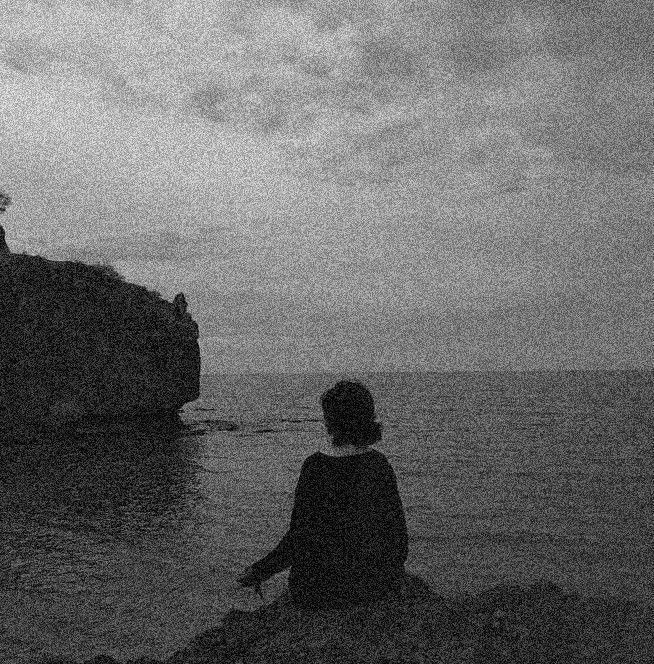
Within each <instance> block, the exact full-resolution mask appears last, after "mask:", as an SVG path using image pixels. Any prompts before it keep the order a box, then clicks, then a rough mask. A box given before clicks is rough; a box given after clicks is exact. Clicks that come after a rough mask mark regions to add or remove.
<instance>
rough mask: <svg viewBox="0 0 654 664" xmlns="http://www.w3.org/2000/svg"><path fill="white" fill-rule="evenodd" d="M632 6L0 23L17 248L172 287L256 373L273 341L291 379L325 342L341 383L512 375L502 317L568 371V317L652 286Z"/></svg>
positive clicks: (645, 143)
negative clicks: (421, 366)
mask: <svg viewBox="0 0 654 664" xmlns="http://www.w3.org/2000/svg"><path fill="white" fill-rule="evenodd" d="M645 9H646V6H645V4H644V3H637V2H628V3H624V4H616V5H609V4H607V3H595V4H593V3H590V4H589V3H585V4H584V3H577V2H559V1H558V0H556V1H555V0H533V1H532V0H530V2H527V3H517V2H514V1H512V0H501V1H499V2H495V3H491V4H490V5H489V3H486V2H480V1H477V0H469V1H462V0H451V1H443V2H432V1H427V0H417V1H416V2H410V3H399V2H393V1H391V0H389V1H384V2H382V1H381V0H379V1H374V2H373V1H372V0H370V1H364V2H360V3H351V2H346V1H345V0H334V1H330V0H328V1H322V2H318V1H317V0H315V1H314V0H311V1H299V0H297V1H291V0H289V1H272V0H246V1H241V2H234V1H232V0H156V1H155V0H140V1H139V2H129V1H128V0H124V1H122V0H121V1H113V2H109V1H108V0H92V1H91V0H89V1H87V2H81V0H57V1H54V0H53V1H52V2H49V3H30V2H21V1H18V2H15V3H12V7H11V10H10V12H9V13H8V16H9V20H8V21H6V22H4V23H3V25H2V26H0V38H1V39H2V44H3V46H2V47H0V77H1V79H2V84H3V88H4V90H5V93H4V94H3V96H2V98H1V99H0V113H2V115H3V117H5V118H7V119H8V121H7V122H6V123H5V124H4V125H3V127H2V128H1V129H0V131H1V132H2V136H1V140H2V145H3V163H2V164H0V177H2V184H3V189H5V188H6V190H7V191H8V193H10V194H11V195H12V198H13V200H14V205H13V206H12V208H11V209H10V211H9V213H8V214H7V216H6V223H7V235H8V241H9V243H10V246H12V247H15V248H16V250H19V251H20V250H21V249H24V248H36V249H37V250H38V251H39V252H40V253H44V254H45V255H46V256H50V257H62V258H66V259H70V258H77V259H82V260H89V261H102V260H106V261H109V262H115V263H118V264H119V265H118V267H119V269H120V270H121V271H122V272H124V273H125V274H126V276H128V278H133V279H135V280H139V279H140V280H156V281H157V283H155V284H152V285H153V286H154V287H156V288H157V289H159V290H161V291H162V292H165V291H166V289H164V288H162V283H164V284H165V282H166V279H173V276H172V275H174V279H175V280H176V281H175V283H174V284H173V283H171V284H170V288H171V289H173V290H181V289H182V288H183V289H184V290H185V292H187V297H188V298H189V302H191V303H195V305H193V304H192V305H191V306H192V307H193V308H194V311H197V315H198V317H199V318H200V319H201V321H202V325H201V327H203V328H204V329H205V334H207V335H209V334H210V335H211V336H215V337H216V338H217V339H218V338H228V337H229V338H230V339H231V341H230V343H232V344H234V345H235V347H236V346H238V347H239V348H241V349H244V348H245V346H244V345H243V344H241V345H239V344H238V343H237V341H236V338H237V337H238V335H245V336H243V338H246V336H247V335H248V334H256V335H258V336H257V339H259V342H258V343H260V344H262V346H261V347H262V348H265V349H267V350H265V352H264V351H263V350H262V351H261V353H262V355H261V357H263V356H264V355H265V354H266V353H269V355H266V357H268V358H269V359H270V357H273V356H274V353H275V352H276V351H275V349H276V348H277V346H275V343H274V341H272V340H270V339H268V341H266V339H267V338H268V337H266V335H267V334H272V335H274V336H275V337H279V338H280V339H281V338H282V337H284V338H285V339H286V338H287V337H292V339H296V340H298V341H297V344H300V346H301V345H302V344H305V345H306V348H307V349H309V350H307V351H306V358H307V361H309V359H308V358H309V357H314V355H312V353H314V354H315V353H319V350H316V349H318V348H319V346H320V343H319V341H318V340H319V339H322V343H323V345H324V348H325V353H326V354H331V356H333V357H336V356H338V357H340V358H341V360H342V361H344V362H345V361H354V360H355V359H356V358H357V357H358V356H361V357H363V356H364V355H365V353H366V352H367V351H365V350H362V349H365V348H366V347H367V348H369V349H370V353H372V355H370V357H371V358H377V359H379V358H382V357H386V358H387V359H388V355H389V353H391V351H389V350H388V348H392V347H393V346H398V350H397V354H398V357H404V358H405V360H406V361H407V362H414V361H415V362H417V361H418V359H417V358H422V360H420V361H421V362H422V361H423V360H424V361H427V360H426V358H428V357H429V353H431V354H432V355H433V354H437V353H439V352H440V353H442V354H443V355H442V356H443V358H450V360H451V361H452V362H454V361H456V359H457V358H459V359H461V361H464V360H465V361H466V362H468V361H469V362H473V361H477V360H478V361H480V362H481V361H482V359H483V357H489V358H492V355H493V352H494V351H493V350H492V349H496V350H497V349H500V350H501V349H502V348H503V349H504V350H502V352H507V353H508V352H509V347H510V344H509V342H508V341H507V343H506V344H505V345H504V346H503V345H502V343H500V341H501V339H500V337H501V336H502V334H505V335H508V336H507V339H508V338H509V337H510V334H509V332H508V331H506V330H505V331H504V332H502V329H501V324H500V322H499V321H500V320H501V318H502V317H504V318H506V319H507V320H509V321H510V320H514V319H515V321H516V329H518V328H520V326H521V325H522V323H521V322H520V321H519V320H518V319H519V312H520V307H527V305H528V304H529V303H530V302H534V303H536V302H537V303H540V304H539V305H538V306H539V307H540V309H539V310H540V311H542V312H550V313H549V314H547V313H545V314H544V315H543V316H542V317H541V318H540V319H539V320H541V323H542V325H543V326H545V327H547V325H548V323H547V321H548V320H549V321H550V323H549V328H548V329H549V330H550V332H551V334H549V333H548V334H549V336H548V334H545V332H543V335H544V336H543V338H542V344H543V345H544V346H546V345H548V344H549V347H553V345H556V346H557V347H560V348H561V349H562V350H561V356H562V357H563V355H565V350H564V347H565V344H564V342H563V340H562V339H559V338H558V337H557V336H556V334H555V330H556V329H559V328H560V329H569V326H568V327H566V325H568V324H567V323H564V321H566V320H568V318H567V317H569V315H572V313H574V307H575V306H581V305H577V304H575V305H574V306H573V305H567V304H566V305H563V304H560V303H563V302H572V301H574V302H577V301H579V302H582V301H584V300H583V298H584V297H586V296H587V295H588V294H589V293H606V297H605V299H604V300H603V301H602V303H601V306H600V305H598V306H599V307H600V309H601V310H602V311H609V310H611V304H610V303H611V301H612V300H615V301H616V302H618V301H619V302H628V303H631V304H629V305H628V307H627V308H628V310H629V311H631V312H633V313H634V315H636V312H637V310H636V309H634V307H635V304H634V303H637V302H638V301H639V300H638V297H640V295H639V294H640V293H641V291H643V290H646V288H647V287H649V286H648V284H649V281H648V277H647V272H646V270H645V269H642V268H639V267H638V266H649V265H651V255H650V253H648V249H647V248H648V247H651V246H653V243H654V238H652V237H651V230H650V229H651V224H650V223H649V220H650V218H651V172H652V148H653V147H654V146H653V144H652V140H653V139H652V136H654V126H653V121H654V118H653V113H652V111H651V110H650V109H651V108H654V103H653V102H654V99H653V97H654V90H653V89H652V83H651V80H650V78H651V77H650V76H649V70H650V68H651V53H649V52H648V51H647V49H646V46H647V43H648V42H647V39H649V37H648V35H649V32H651V30H650V28H652V27H654V25H653V24H652V17H651V16H649V14H648V12H647V11H646V10H645ZM3 222H4V218H3ZM214 228H215V229H216V230H211V229H214ZM154 264H156V265H155V266H154V267H153V265H154ZM566 298H568V299H566ZM575 298H578V300H577V299H575ZM557 303H559V304H557ZM632 305H633V306H632ZM534 306H536V305H534ZM625 306H627V305H625ZM512 307H518V309H512ZM557 307H559V308H561V307H562V308H563V309H565V311H566V312H568V313H565V314H560V315H559V314H557V313H556V312H557V311H558V309H557ZM629 307H631V308H629ZM525 310H526V309H525ZM492 312H498V313H497V315H495V314H493V313H492ZM532 314H533V310H532ZM448 316H450V318H448ZM456 316H458V318H457V319H456V320H458V321H459V322H458V323H456V324H455V322H452V321H454V318H451V317H455V318H456ZM494 316H495V317H494ZM548 316H549V318H548ZM520 320H522V319H520ZM590 320H591V321H592V325H594V326H595V327H596V328H597V329H598V330H599V329H600V327H601V326H602V325H604V324H603V323H602V321H601V320H600V319H599V318H597V317H593V316H591V317H590ZM639 320H642V316H641V319H639ZM430 321H431V323H430ZM434 321H435V322H436V323H437V322H438V321H441V322H442V329H441V328H438V326H436V327H434V326H435V325H436V323H435V322H434ZM448 321H450V322H451V325H450V322H448ZM484 321H486V322H484ZM494 321H495V322H494ZM432 323H433V324H432ZM439 324H440V323H439ZM592 325H591V327H592ZM621 325H622V323H621ZM639 325H640V323H639ZM452 326H454V328H456V329H459V330H461V331H462V332H461V335H463V336H461V335H459V337H457V336H456V335H451V334H450V335H449V336H448V335H447V334H446V332H447V330H448V329H450V328H451V327H452ZM605 328H606V326H604V327H602V329H605ZM439 329H440V332H439ZM485 329H489V330H492V334H491V333H490V332H489V334H491V336H492V335H495V336H494V337H493V338H496V341H495V342H492V339H491V337H485V336H484V335H485V334H486V333H485V332H484V330H485ZM520 329H522V328H520ZM575 329H576V328H575ZM579 329H581V328H579ZM588 329H589V330H590V327H589V328H588ZM606 329H608V328H606ZM645 329H646V328H644V327H638V328H636V327H634V333H633V336H634V338H635V335H636V333H637V332H638V333H640V332H639V331H641V330H645ZM398 330H399V331H402V330H403V331H404V332H406V334H404V333H402V334H404V336H405V337H407V339H405V341H404V342H401V337H402V334H400V332H398V333H397V334H395V331H398ZM465 330H468V332H469V334H468V333H466V334H467V336H466V335H464V334H463V332H464V331H465ZM620 330H621V332H620V334H621V335H623V336H621V337H620V338H621V339H623V340H624V339H626V336H625V335H627V334H628V333H627V330H628V326H627V324H626V323H625V324H624V325H622V327H620ZM645 333H646V332H645V331H643V334H645ZM439 334H440V335H441V337H439V336H438V335H439ZM516 334H517V332H516ZM579 334H581V332H580V333H579ZM229 335H232V336H231V337H230V336H229ZM394 335H395V336H394ZM412 335H413V336H415V339H416V340H415V341H414V340H412V339H413V336H412ZM443 335H444V336H443ZM525 335H526V332H525ZM432 337H433V339H436V338H446V339H447V344H445V345H444V346H443V345H441V346H439V345H438V344H436V342H435V341H434V340H433V339H432ZM247 338H250V337H247ZM330 338H333V339H338V340H339V341H338V342H335V341H334V342H333V343H332V342H331V341H330ZM377 338H378V339H385V340H386V341H385V342H384V343H381V342H380V343H376V342H375V341H374V340H375V339H377ZM457 338H458V341H457ZM526 338H527V337H525V339H526ZM348 339H350V340H351V341H352V340H356V342H355V341H352V343H350V342H348V341H347V340H348ZM389 339H393V340H394V341H393V342H392V343H391V341H389ZM461 339H463V341H462V340H461ZM483 339H486V341H483ZM516 339H517V337H516ZM529 339H530V340H529V344H532V345H533V344H536V345H538V343H540V342H538V341H537V340H536V338H535V337H530V338H529ZM262 340H263V341H262ZM418 340H422V342H420V341H418ZM475 340H477V341H475ZM482 341H483V343H482ZM532 342H533V343H532ZM280 343H281V342H280ZM293 343H294V342H292V341H288V339H287V341H284V344H286V346H284V348H286V350H284V351H283V352H290V351H289V348H296V349H299V348H300V346H297V344H296V346H294V345H293ZM401 343H404V344H405V350H401V349H399V345H401ZM420 343H423V344H424V347H425V349H426V350H424V352H423V351H421V350H420ZM443 343H445V342H443ZM512 343H513V342H512ZM520 343H522V342H520ZM520 343H519V342H518V340H516V341H515V344H516V347H519V345H520ZM524 343H525V344H527V341H525V342H524ZM571 343H572V342H571ZM575 343H576V342H575ZM602 343H604V342H602ZM606 343H608V342H606ZM626 343H627V342H626V341H625V344H626ZM348 344H349V346H348ZM366 344H368V345H367V346H366ZM448 344H449V345H448ZM466 344H468V345H470V347H473V346H474V347H476V348H478V351H475V352H476V353H477V354H476V355H475V354H474V353H472V352H470V353H467V352H466V351H465V348H464V346H466ZM475 344H477V346H475ZM480 344H481V345H480ZM484 344H485V345H484ZM527 345H528V344H527ZM544 346H543V347H544ZM346 347H347V348H350V350H345V349H346ZM525 347H526V346H525ZM530 347H531V346H530ZM535 347H536V346H534V348H535ZM602 347H603V348H604V347H605V346H602ZM639 347H640V346H639ZM280 348H281V346H280V347H279V348H277V350H278V351H279V352H282V351H281V350H280ZM439 348H440V350H439ZM311 349H313V350H311ZM339 349H340V350H339ZM429 349H431V350H429ZM484 349H486V350H484ZM302 352H304V351H302ZM497 352H499V350H498V351H497ZM534 352H536V351H534ZM543 352H545V351H543ZM571 352H572V351H571ZM575 352H577V351H575ZM607 352H608V351H607ZM611 352H613V351H611ZM243 353H246V350H243ZM466 353H467V354H466ZM484 353H486V354H487V355H484ZM357 354H358V355H357ZM609 355H610V356H611V357H618V356H617V355H615V354H613V355H611V354H610V353H609ZM475 357H476V358H477V360H475V359H474V358H475ZM552 357H554V355H552ZM607 357H608V356H607ZM466 358H467V359H466ZM480 358H482V359H480ZM450 360H448V361H450ZM339 361H340V360H339ZM384 361H386V360H384ZM389 361H390V360H389ZM443 361H445V360H443ZM484 361H486V360H484ZM616 361H617V360H616Z"/></svg>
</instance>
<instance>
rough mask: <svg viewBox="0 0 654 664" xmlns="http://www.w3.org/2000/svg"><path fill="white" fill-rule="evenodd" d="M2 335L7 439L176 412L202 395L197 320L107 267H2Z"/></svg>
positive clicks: (21, 260) (1, 395)
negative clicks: (94, 422)
mask: <svg viewBox="0 0 654 664" xmlns="http://www.w3.org/2000/svg"><path fill="white" fill-rule="evenodd" d="M184 302H186V300H185V299H184ZM0 338H1V339H2V344H0V432H2V433H6V434H7V435H8V436H9V437H10V436H12V435H14V433H13V432H16V431H18V432H19V434H20V432H21V431H22V432H23V433H25V432H30V431H33V429H34V427H37V429H38V427H45V428H50V429H52V428H58V427H61V426H64V425H66V424H69V423H75V422H80V421H86V420H92V419H98V418H99V419H102V418H104V419H109V418H111V419H117V418H130V417H134V416H137V415H143V414H145V415H147V414H155V413H156V414H160V413H163V412H175V411H177V410H178V409H179V408H181V407H182V406H183V405H184V404H185V403H187V402H190V401H194V400H195V399H197V398H198V396H199V391H200V384H199V381H200V349H199V345H198V327H197V324H196V323H195V322H194V321H193V320H191V318H190V316H188V314H186V316H184V317H183V318H180V317H179V315H178V307H177V306H176V305H174V304H173V303H170V302H167V301H166V300H163V299H162V298H161V297H159V296H157V295H156V294H153V293H151V292H149V291H148V290H147V289H146V288H143V287H141V286H137V285H134V284H129V283H126V282H125V281H123V280H121V279H120V278H118V277H116V276H115V275H114V274H113V273H112V272H111V271H108V270H106V269H103V268H102V266H100V267H94V266H90V265H85V264H82V263H75V262H68V261H49V260H45V259H43V258H41V257H39V256H27V255H13V257H12V261H11V262H9V263H0ZM20 437H21V435H19V438H20ZM28 438H29V436H28Z"/></svg>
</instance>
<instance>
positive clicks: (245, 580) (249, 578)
mask: <svg viewBox="0 0 654 664" xmlns="http://www.w3.org/2000/svg"><path fill="white" fill-rule="evenodd" d="M261 581H262V579H261V577H260V576H259V575H258V574H256V573H255V572H254V570H253V569H252V567H246V568H245V570H244V571H243V574H241V576H239V577H238V579H236V582H237V583H240V584H241V585H242V586H243V587H244V588H254V589H255V591H256V592H257V593H258V594H259V595H261V594H262V593H261Z"/></svg>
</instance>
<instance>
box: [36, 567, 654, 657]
mask: <svg viewBox="0 0 654 664" xmlns="http://www.w3.org/2000/svg"><path fill="white" fill-rule="evenodd" d="M652 653H654V608H652V607H644V606H639V605H637V604H632V603H630V602H626V601H617V600H616V601H613V600H603V599H588V598H585V599H583V598H580V597H579V596H577V595H568V594H565V593H564V592H563V591H562V590H561V589H560V588H558V587H557V586H555V585H553V584H549V583H539V584H534V585H532V586H529V587H527V588H525V587H520V586H496V587H493V588H490V589H488V590H486V591H484V592H482V593H480V594H479V595H477V596H469V597H466V598H462V599H457V600H455V599H448V598H444V597H441V596H439V595H437V594H436V593H434V592H433V590H432V589H431V588H430V587H429V586H428V585H427V584H426V583H425V582H424V581H422V580H421V579H420V578H419V577H417V576H415V575H411V574H409V575H407V577H406V584H405V587H404V590H403V591H402V593H401V594H399V595H397V596H394V597H389V598H387V599H384V600H382V601H379V602H376V603H375V604H372V605H371V606H369V607H357V608H353V609H341V610H334V611H319V612H316V613H314V614H304V613H302V612H300V611H297V610H296V609H294V608H293V607H292V606H291V604H290V602H289V598H288V594H287V593H284V594H283V595H282V596H281V597H280V598H279V599H277V600H275V601H274V602H273V603H271V604H270V605H268V606H265V607H262V608H261V609H259V610H257V611H253V612H247V611H235V610H232V611H229V612H228V613H227V614H225V615H224V617H223V619H222V623H221V624H220V625H218V626H217V627H215V628H213V629H210V630H208V631H206V632H204V633H202V634H200V635H198V636H197V637H196V638H195V639H194V640H193V641H192V643H190V644H189V645H188V646H187V647H186V648H184V649H182V650H180V651H178V652H176V653H174V654H173V655H171V656H170V657H169V658H167V659H166V660H165V663H164V664H221V663H224V664H227V663H228V662H229V663H233V664H236V663H240V664H275V663H279V664H290V663H292V664H318V663H324V664H364V663H365V664H400V663H403V664H409V663H411V664H424V663H434V664H436V663H439V664H445V663H448V664H454V663H455V662H456V663H460V664H463V663H467V664H536V663H540V664H545V663H549V664H555V663H556V664H576V663H579V664H581V663H582V662H584V663H585V664H607V663H609V662H613V663H617V662H620V663H624V664H627V663H628V664H651V662H652ZM41 662H45V664H74V662H73V660H70V659H65V658H63V659H49V660H48V659H46V660H41ZM86 664H116V661H115V660H114V659H113V658H111V657H108V656H102V655H101V656H99V657H96V658H94V659H91V660H88V661H87V662H86ZM131 664H162V663H161V662H159V661H157V660H154V659H149V658H148V657H142V658H140V659H138V660H134V661H133V662H132V663H131Z"/></svg>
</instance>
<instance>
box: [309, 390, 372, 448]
mask: <svg viewBox="0 0 654 664" xmlns="http://www.w3.org/2000/svg"><path fill="white" fill-rule="evenodd" d="M320 405H321V406H322V412H323V414H324V416H325V422H326V423H327V424H328V425H331V426H333V427H334V428H335V429H337V430H338V435H337V436H335V437H334V445H335V446H337V447H338V446H340V445H349V444H350V445H359V446H364V445H372V444H373V443H376V442H377V441H379V440H381V425H380V424H379V422H376V421H375V402H374V400H373V398H372V394H370V391H369V390H368V388H366V387H365V385H362V384H361V383H358V382H354V381H348V380H342V381H339V382H338V383H336V385H334V387H331V388H330V389H328V390H327V391H326V392H324V393H323V394H322V395H321V397H320Z"/></svg>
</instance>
